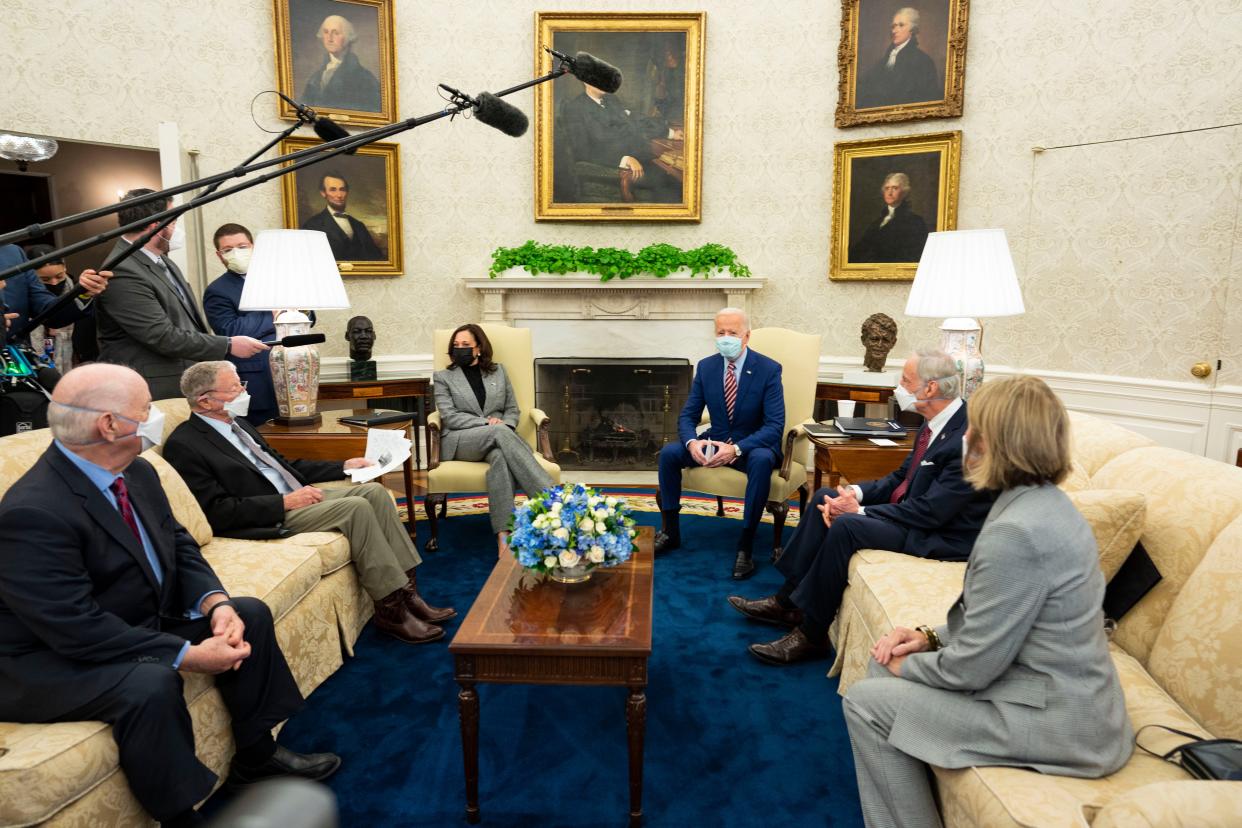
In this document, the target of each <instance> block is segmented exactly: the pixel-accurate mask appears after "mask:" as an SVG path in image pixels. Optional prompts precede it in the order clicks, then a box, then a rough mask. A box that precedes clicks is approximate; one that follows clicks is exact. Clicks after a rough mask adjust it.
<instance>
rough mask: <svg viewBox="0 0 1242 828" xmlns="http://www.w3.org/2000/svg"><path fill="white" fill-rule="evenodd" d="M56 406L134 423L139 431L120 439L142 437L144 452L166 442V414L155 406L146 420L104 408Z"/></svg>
mask: <svg viewBox="0 0 1242 828" xmlns="http://www.w3.org/2000/svg"><path fill="white" fill-rule="evenodd" d="M55 404H56V405H59V406H61V407H62V408H72V409H73V410H74V411H93V412H96V413H98V414H111V415H112V416H114V417H116V418H118V419H121V420H124V421H125V422H127V423H133V424H134V425H136V426H138V429H137V430H136V431H135V432H134V433H133V434H126V435H125V436H124V437H121V438H119V439H122V440H124V439H126V438H129V437H141V438H142V450H143V451H147V450H148V449H152V448H155V447H156V446H158V445H159V444H161V443H163V442H164V412H163V411H160V410H159V409H158V408H156V407H155V406H151V411H150V412H149V413H148V414H147V419H146V420H135V419H132V418H130V417H126V416H125V415H124V414H119V413H117V412H115V411H108V410H106V409H103V408H87V407H86V406H81V405H68V404H66V403H61V402H58V403H55ZM106 442H107V440H92V441H91V442H89V443H81V444H79V445H84V446H94V445H98V444H99V443H106Z"/></svg>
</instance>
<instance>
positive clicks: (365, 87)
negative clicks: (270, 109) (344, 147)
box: [272, 0, 397, 126]
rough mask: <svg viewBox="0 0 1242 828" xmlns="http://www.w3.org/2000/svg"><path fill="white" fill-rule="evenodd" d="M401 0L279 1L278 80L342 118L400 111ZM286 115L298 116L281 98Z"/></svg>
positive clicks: (362, 121)
mask: <svg viewBox="0 0 1242 828" xmlns="http://www.w3.org/2000/svg"><path fill="white" fill-rule="evenodd" d="M394 2H395V0H272V4H273V14H274V15H275V18H276V83H277V88H278V89H279V90H280V91H281V92H282V93H283V94H285V95H288V96H289V97H290V98H293V99H294V100H296V101H297V102H299V103H301V104H305V105H306V106H309V107H310V108H312V109H314V110H315V111H316V112H317V113H319V114H320V115H327V116H328V117H330V118H331V119H332V120H334V121H338V122H340V123H342V124H350V125H357V126H379V125H381V124H390V123H392V122H393V121H394V120H395V119H396V117H397V54H396V41H395V39H394V36H393V4H394ZM279 115H280V117H281V118H285V119H287V120H290V121H294V120H297V112H296V111H295V110H294V108H293V107H292V106H290V105H289V104H288V103H286V102H285V101H283V100H281V101H280V103H279Z"/></svg>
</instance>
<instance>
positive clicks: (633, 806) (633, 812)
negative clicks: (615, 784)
mask: <svg viewBox="0 0 1242 828" xmlns="http://www.w3.org/2000/svg"><path fill="white" fill-rule="evenodd" d="M645 689H646V688H645V687H631V688H630V695H629V698H628V699H627V700H626V703H625V724H626V733H627V734H628V736H629V742H630V828H637V827H638V826H639V825H642V823H643V737H644V735H645V733H646V729H647V694H646V692H644V691H645Z"/></svg>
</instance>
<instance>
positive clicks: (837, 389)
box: [815, 382, 893, 403]
mask: <svg viewBox="0 0 1242 828" xmlns="http://www.w3.org/2000/svg"><path fill="white" fill-rule="evenodd" d="M892 396H893V389H891V388H889V387H888V386H887V385H847V384H845V383H843V382H821V383H819V384H818V385H817V386H816V387H815V399H816V400H817V401H818V400H853V401H854V402H860V403H886V402H888V401H889V399H890V398H891V397H892Z"/></svg>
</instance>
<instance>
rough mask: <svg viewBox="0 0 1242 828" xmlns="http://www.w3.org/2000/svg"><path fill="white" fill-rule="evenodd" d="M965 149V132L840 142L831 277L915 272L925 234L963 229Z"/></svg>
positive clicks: (894, 275) (898, 275) (834, 167)
mask: <svg viewBox="0 0 1242 828" xmlns="http://www.w3.org/2000/svg"><path fill="white" fill-rule="evenodd" d="M961 155H962V133H961V132H941V133H936V134H932V135H906V136H902V137H898V138H879V139H875V140H870V141H843V142H841V143H838V144H836V145H835V147H834V151H833V156H834V160H833V165H832V175H833V181H832V244H831V248H832V268H831V271H830V272H829V278H832V279H853V280H863V279H895V280H911V279H913V278H914V272H915V270H917V269H918V265H919V257H920V256H922V254H923V245H924V244H925V243H926V242H927V234H928V233H934V232H938V231H941V230H956V229H957V189H958V176H959V168H960V164H961Z"/></svg>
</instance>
